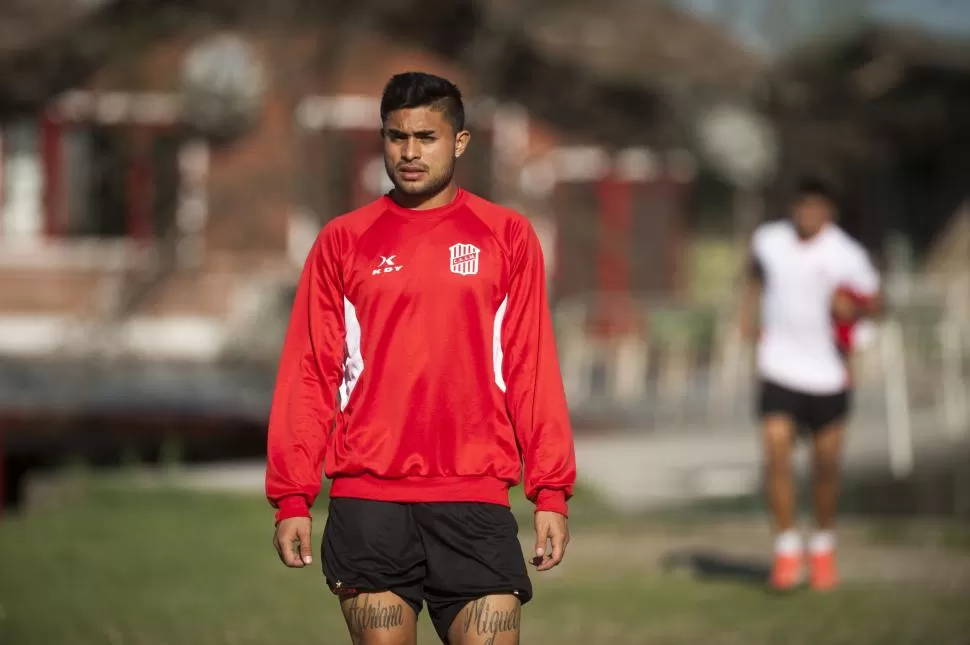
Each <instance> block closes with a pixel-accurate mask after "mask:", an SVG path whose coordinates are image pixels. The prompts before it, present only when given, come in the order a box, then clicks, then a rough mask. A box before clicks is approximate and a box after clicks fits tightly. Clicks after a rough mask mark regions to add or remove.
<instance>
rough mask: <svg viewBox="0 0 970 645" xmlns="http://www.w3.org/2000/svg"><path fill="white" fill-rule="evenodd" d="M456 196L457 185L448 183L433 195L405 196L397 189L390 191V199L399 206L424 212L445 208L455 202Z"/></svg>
mask: <svg viewBox="0 0 970 645" xmlns="http://www.w3.org/2000/svg"><path fill="white" fill-rule="evenodd" d="M457 194H458V185H457V184H455V182H449V183H448V185H447V186H445V187H444V188H442V189H441V190H439V191H438V192H437V193H434V194H433V195H407V194H404V193H402V192H400V191H398V190H397V189H394V190H392V191H391V199H393V200H394V201H395V202H396V203H397V204H398V205H399V206H402V207H404V208H409V209H411V210H416V211H426V210H430V209H432V208H439V207H441V206H447V205H448V204H450V203H451V202H453V201H454V200H455V196H456V195H457Z"/></svg>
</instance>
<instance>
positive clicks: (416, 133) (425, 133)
mask: <svg viewBox="0 0 970 645" xmlns="http://www.w3.org/2000/svg"><path fill="white" fill-rule="evenodd" d="M387 133H388V134H393V135H399V136H405V137H406V136H408V133H407V132H404V131H403V130H398V129H397V128H387ZM433 134H435V131H434V130H415V131H414V133H413V136H416V137H427V136H430V135H433Z"/></svg>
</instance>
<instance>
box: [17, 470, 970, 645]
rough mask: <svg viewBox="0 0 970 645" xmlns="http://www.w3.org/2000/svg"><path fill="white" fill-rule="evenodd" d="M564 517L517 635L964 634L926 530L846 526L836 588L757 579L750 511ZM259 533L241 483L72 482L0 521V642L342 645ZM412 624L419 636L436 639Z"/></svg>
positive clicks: (261, 527)
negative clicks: (555, 550) (196, 488)
mask: <svg viewBox="0 0 970 645" xmlns="http://www.w3.org/2000/svg"><path fill="white" fill-rule="evenodd" d="M517 509H518V510H520V511H524V512H525V513H524V515H523V517H522V526H523V533H522V538H523V540H524V543H525V544H529V541H530V540H531V534H530V531H531V527H530V526H529V525H528V524H527V523H526V522H527V521H528V519H529V517H528V511H527V509H525V508H524V507H517ZM319 519H320V520H322V518H319ZM321 527H322V524H321V523H319V522H318V524H317V527H316V532H317V535H315V537H314V539H315V541H316V540H318V539H319V532H320V529H321ZM572 528H573V534H574V540H573V544H572V545H571V547H570V552H569V554H568V556H567V562H566V564H564V565H563V566H562V567H561V568H559V569H557V570H555V571H554V572H552V573H550V574H547V575H545V576H543V575H536V576H534V581H535V586H536V598H535V600H534V601H533V602H532V603H530V605H528V606H527V608H526V610H525V612H524V618H523V639H522V642H523V643H524V644H525V645H532V644H541V645H544V644H558V645H580V644H582V645H586V644H600V643H602V644H611V645H651V644H661V643H663V644H664V645H676V644H691V645H693V644H701V643H702V644H704V645H720V644H724V645H729V644H730V645H734V644H737V645H751V644H758V643H785V644H786V645H799V644H809V643H811V644H812V645H819V644H829V643H846V644H851V645H868V644H871V645H896V644H899V645H902V644H909V643H912V644H917V643H918V644H924V643H932V644H933V645H966V643H967V642H968V640H967V639H968V636H967V635H968V634H970V609H968V607H970V604H968V600H967V598H968V596H967V592H968V590H970V552H968V551H967V550H966V549H960V548H947V547H945V545H944V543H943V541H940V540H936V539H935V538H933V537H927V536H930V535H936V534H937V533H936V532H932V531H930V532H926V531H924V532H921V533H920V535H921V536H922V537H920V538H919V539H906V540H885V539H879V535H882V534H883V533H884V532H885V531H881V530H876V529H875V528H874V527H873V526H871V525H868V524H861V523H854V524H852V525H850V526H847V527H846V528H845V530H844V532H843V538H844V539H843V545H844V548H843V553H842V556H843V561H844V565H845V567H844V568H845V575H846V578H847V580H846V584H845V585H844V587H843V588H842V589H840V590H839V591H837V592H834V593H831V594H828V595H816V594H811V593H809V592H800V593H796V594H794V595H791V596H788V597H784V598H780V597H774V596H771V595H769V594H767V593H765V591H764V590H763V586H762V584H761V582H762V581H761V579H760V576H762V575H763V570H762V563H761V562H760V561H759V560H758V556H760V555H762V554H763V550H764V547H765V545H766V537H765V529H764V526H763V525H762V523H761V521H760V520H759V519H757V518H756V517H747V516H745V517H740V518H739V517H737V516H727V515H723V514H721V515H717V516H715V517H714V518H713V519H712V518H707V519H698V518H697V517H696V516H677V517H673V516H669V517H665V518H663V519H660V518H640V519H638V520H636V521H631V520H625V521H624V520H619V519H616V518H611V517H610V516H609V514H608V513H606V512H605V511H602V510H601V509H599V507H598V506H597V505H596V503H595V500H593V499H592V498H590V497H588V496H585V497H584V496H581V498H580V499H579V500H577V503H576V507H575V512H574V522H573V527H572ZM271 531H272V525H271V515H270V512H269V510H268V507H266V506H265V504H264V503H263V501H262V500H261V499H259V498H255V497H251V496H243V495H230V494H217V493H199V492H193V491H184V490H177V489H172V488H164V487H162V488H151V489H146V488H139V487H137V486H133V485H131V483H130V482H129V483H127V484H126V483H124V481H123V480H118V479H110V480H102V479H94V480H90V479H89V480H85V481H83V482H81V481H78V482H74V483H72V484H70V485H68V486H67V487H66V488H63V489H62V490H61V492H60V494H58V495H56V496H53V497H49V498H48V499H46V501H45V502H44V503H43V504H41V505H39V506H38V507H37V508H35V509H33V510H32V511H31V512H30V513H28V514H26V515H23V516H19V517H7V518H4V519H3V520H2V521H0V643H2V644H3V645H55V644H56V645H222V644H225V645H244V644H245V645H250V644H252V645H256V644H261V645H262V644H266V645H268V644H276V643H285V642H289V643H307V644H310V643H313V644H314V645H318V644H319V645H328V644H331V643H333V644H343V643H347V642H348V640H347V638H346V636H345V632H344V626H343V622H342V619H341V618H340V615H339V613H338V611H337V608H336V603H335V601H334V599H333V597H332V596H330V595H329V592H327V591H326V589H325V587H324V584H323V579H322V576H321V574H320V571H319V568H318V566H316V565H314V566H313V567H312V568H311V569H308V570H301V571H291V570H287V569H285V568H284V567H283V566H282V565H281V564H280V563H279V562H278V560H277V558H276V554H275V552H274V550H273V548H272V546H271V543H270V538H271ZM894 535H896V533H894ZM907 535H909V534H907ZM318 555H319V554H318ZM316 561H317V562H319V561H320V558H319V557H318V558H317V560H316ZM665 563H666V564H667V565H670V566H663V565H664V564H665ZM676 565H679V566H676ZM700 572H706V573H707V575H699V573H700ZM421 623H422V628H421V629H422V631H421V640H420V642H421V643H427V644H429V645H430V644H431V643H435V642H437V641H436V639H434V637H433V632H432V631H431V629H430V627H429V625H428V624H427V621H426V617H422V621H421Z"/></svg>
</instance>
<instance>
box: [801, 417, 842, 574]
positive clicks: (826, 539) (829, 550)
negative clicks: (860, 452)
mask: <svg viewBox="0 0 970 645" xmlns="http://www.w3.org/2000/svg"><path fill="white" fill-rule="evenodd" d="M844 435H845V425H844V423H842V422H837V423H832V424H829V425H827V426H825V427H824V428H822V429H821V430H819V431H818V432H817V433H816V434H815V435H814V437H813V439H812V503H813V506H814V509H815V522H816V526H817V529H816V531H815V533H814V534H813V535H812V537H811V539H810V540H809V543H808V549H809V554H810V563H811V578H810V581H811V584H812V587H814V588H815V589H829V588H831V587H833V586H835V585H836V583H837V578H838V576H837V572H836V566H835V533H834V532H833V531H834V528H835V516H836V513H837V511H838V505H839V488H840V463H841V456H842V440H843V437H844Z"/></svg>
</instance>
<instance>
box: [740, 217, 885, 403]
mask: <svg viewBox="0 0 970 645" xmlns="http://www.w3.org/2000/svg"><path fill="white" fill-rule="evenodd" d="M752 253H753V255H754V257H755V259H756V260H757V261H758V263H759V264H760V266H761V270H762V274H763V291H762V302H761V338H760V340H759V342H758V352H757V354H758V372H759V374H760V375H761V377H762V378H764V379H766V380H769V381H772V382H774V383H777V384H778V385H781V386H783V387H787V388H790V389H793V390H796V391H799V392H805V393H807V394H834V393H836V392H839V391H841V390H843V389H844V388H845V387H846V384H847V379H848V373H847V371H846V365H845V361H844V360H843V358H842V357H841V356H840V354H839V351H838V347H837V345H836V342H835V334H834V329H833V324H832V297H833V295H834V294H835V292H836V290H838V289H840V288H846V289H849V290H851V291H853V292H854V293H856V294H858V295H862V296H866V297H871V296H875V295H876V294H877V292H878V291H879V273H878V272H877V271H876V269H875V267H874V266H873V265H872V262H870V260H869V256H868V254H867V253H866V251H865V249H864V248H863V247H862V245H860V244H859V243H858V242H856V241H855V240H853V239H852V238H851V237H849V235H848V234H846V233H845V231H843V230H842V229H841V228H839V227H838V226H836V225H835V224H828V225H826V227H825V228H824V229H822V231H820V232H819V233H818V234H817V235H815V237H813V238H811V239H809V240H802V239H800V238H799V237H798V234H797V232H796V231H795V227H794V225H792V223H791V222H789V221H779V222H770V223H766V224H762V225H761V226H759V227H758V229H757V230H756V231H755V233H754V236H753V239H752Z"/></svg>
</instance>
